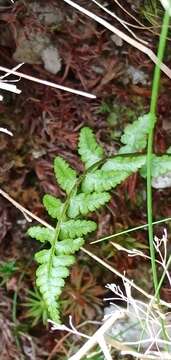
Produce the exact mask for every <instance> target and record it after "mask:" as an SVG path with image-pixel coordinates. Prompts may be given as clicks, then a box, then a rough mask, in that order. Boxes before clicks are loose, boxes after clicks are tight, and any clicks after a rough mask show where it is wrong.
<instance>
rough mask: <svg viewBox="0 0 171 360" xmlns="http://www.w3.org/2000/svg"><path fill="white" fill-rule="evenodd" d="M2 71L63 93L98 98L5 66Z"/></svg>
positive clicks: (0, 68) (1, 67)
mask: <svg viewBox="0 0 171 360" xmlns="http://www.w3.org/2000/svg"><path fill="white" fill-rule="evenodd" d="M0 70H1V71H5V72H7V73H8V74H13V75H17V76H19V77H21V78H23V79H26V80H30V81H33V82H36V83H39V84H42V85H47V86H51V87H53V88H55V89H59V90H63V91H67V92H70V93H72V94H76V95H80V96H85V97H87V98H90V99H95V98H96V96H95V95H92V94H89V93H87V92H84V91H80V90H75V89H71V88H69V87H66V86H62V85H58V84H55V83H53V82H51V81H48V80H43V79H39V78H36V77H34V76H30V75H27V74H23V73H21V72H19V71H16V70H14V69H8V68H6V67H4V66H0Z"/></svg>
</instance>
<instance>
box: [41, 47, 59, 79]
mask: <svg viewBox="0 0 171 360" xmlns="http://www.w3.org/2000/svg"><path fill="white" fill-rule="evenodd" d="M41 59H42V61H43V63H44V68H45V69H46V70H47V71H49V72H50V73H52V74H57V73H58V72H59V71H60V70H61V66H62V64H61V58H60V56H59V52H58V50H57V48H56V47H54V46H52V45H50V46H48V47H47V48H45V49H43V51H42V53H41Z"/></svg>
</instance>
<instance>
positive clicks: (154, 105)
mask: <svg viewBox="0 0 171 360" xmlns="http://www.w3.org/2000/svg"><path fill="white" fill-rule="evenodd" d="M168 28H169V14H168V12H167V11H166V12H165V14H164V18H163V25H162V30H161V34H160V40H159V48H158V54H157V57H158V60H159V63H158V65H156V66H155V71H154V77H153V85H152V96H151V106H150V122H151V129H150V132H149V135H148V147H147V215H148V234H149V245H150V255H151V266H152V273H153V283H154V288H155V292H156V291H157V288H158V276H157V268H156V262H155V249H154V244H153V207H152V186H151V178H152V169H151V165H152V156H153V137H154V127H155V124H156V113H157V101H158V94H159V85H160V72H161V71H160V67H159V65H160V63H161V62H162V60H163V57H164V51H165V46H166V41H167V40H166V39H167V33H168ZM157 301H158V302H160V296H159V294H158V293H157Z"/></svg>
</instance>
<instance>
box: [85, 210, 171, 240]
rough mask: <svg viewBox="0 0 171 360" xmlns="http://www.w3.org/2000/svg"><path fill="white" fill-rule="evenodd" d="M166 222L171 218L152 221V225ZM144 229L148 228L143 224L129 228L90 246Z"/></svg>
mask: <svg viewBox="0 0 171 360" xmlns="http://www.w3.org/2000/svg"><path fill="white" fill-rule="evenodd" d="M167 221H171V217H169V218H164V219H161V220H157V221H153V222H152V224H153V225H156V224H161V223H164V222H167ZM145 228H148V224H144V225H139V226H136V227H134V228H130V229H127V230H123V231H121V232H118V233H116V234H112V235H108V236H105V237H103V238H101V239H98V240H95V241H92V242H91V244H96V243H99V242H101V241H105V240H110V239H113V238H114V237H117V236H120V235H126V234H128V233H130V232H133V231H136V230H141V229H142V230H143V229H145Z"/></svg>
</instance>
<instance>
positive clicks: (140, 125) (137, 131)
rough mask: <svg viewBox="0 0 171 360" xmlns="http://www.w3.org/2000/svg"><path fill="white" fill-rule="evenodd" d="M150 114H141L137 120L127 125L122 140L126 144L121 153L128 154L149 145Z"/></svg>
mask: <svg viewBox="0 0 171 360" xmlns="http://www.w3.org/2000/svg"><path fill="white" fill-rule="evenodd" d="M150 116H151V115H150V114H145V115H143V116H140V117H139V118H138V120H137V121H134V122H133V123H132V124H129V125H127V126H126V128H125V130H124V134H123V135H122V137H121V142H122V143H123V144H125V146H122V147H121V149H120V150H119V154H126V153H127V154H128V153H134V152H138V151H141V150H143V149H145V147H146V145H147V136H148V133H149V130H150V124H151V122H150V118H149V117H150Z"/></svg>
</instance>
